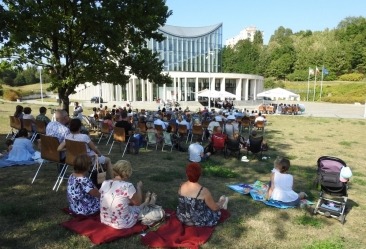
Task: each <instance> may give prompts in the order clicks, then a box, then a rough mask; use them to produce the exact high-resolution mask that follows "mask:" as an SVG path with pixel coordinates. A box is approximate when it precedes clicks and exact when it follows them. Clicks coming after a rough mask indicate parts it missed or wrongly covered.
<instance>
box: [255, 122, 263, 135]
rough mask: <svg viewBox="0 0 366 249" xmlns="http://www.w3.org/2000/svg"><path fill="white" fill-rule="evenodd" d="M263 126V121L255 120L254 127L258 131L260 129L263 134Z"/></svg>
mask: <svg viewBox="0 0 366 249" xmlns="http://www.w3.org/2000/svg"><path fill="white" fill-rule="evenodd" d="M264 126H265V123H264V121H257V122H256V123H255V127H256V128H257V130H258V131H262V134H264Z"/></svg>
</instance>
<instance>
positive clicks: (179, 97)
mask: <svg viewBox="0 0 366 249" xmlns="http://www.w3.org/2000/svg"><path fill="white" fill-rule="evenodd" d="M177 79H178V101H181V100H182V91H181V85H180V84H181V82H180V78H179V77H178V78H177Z"/></svg>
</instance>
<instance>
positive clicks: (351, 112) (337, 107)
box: [25, 100, 366, 119]
mask: <svg viewBox="0 0 366 249" xmlns="http://www.w3.org/2000/svg"><path fill="white" fill-rule="evenodd" d="M25 102H27V103H37V104H42V102H41V101H40V100H27V101H25ZM81 103H82V104H83V106H86V107H92V106H98V104H92V103H90V101H81ZM260 103H261V102H252V101H247V102H245V101H241V102H239V101H238V102H237V103H236V108H238V109H243V108H247V109H249V110H255V109H257V108H258V105H259V104H260ZM286 103H288V104H293V103H299V104H300V103H301V104H303V105H304V106H305V112H304V113H303V114H302V115H303V116H312V117H334V118H356V119H364V118H366V117H365V114H366V113H365V105H361V104H333V103H318V102H291V101H287V102H286ZM114 104H115V105H116V106H117V107H118V106H125V105H126V102H108V103H103V105H107V106H108V107H110V108H111V107H112V106H113V105H114ZM44 105H56V103H54V102H53V103H48V102H47V103H46V102H45V103H44ZM180 105H181V107H182V109H185V108H186V107H187V106H188V107H189V109H190V110H192V111H196V110H198V108H203V106H202V105H201V104H200V103H198V102H180ZM160 106H161V107H162V105H160ZM132 107H133V108H138V109H143V108H144V109H146V110H157V109H158V107H159V104H157V103H155V102H134V103H132Z"/></svg>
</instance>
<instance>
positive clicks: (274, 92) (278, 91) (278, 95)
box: [257, 87, 300, 100]
mask: <svg viewBox="0 0 366 249" xmlns="http://www.w3.org/2000/svg"><path fill="white" fill-rule="evenodd" d="M257 97H267V98H270V99H271V100H278V99H284V100H300V95H299V94H296V93H293V92H290V91H288V90H286V89H283V88H280V87H277V88H275V89H271V90H268V91H265V92H261V93H258V94H257Z"/></svg>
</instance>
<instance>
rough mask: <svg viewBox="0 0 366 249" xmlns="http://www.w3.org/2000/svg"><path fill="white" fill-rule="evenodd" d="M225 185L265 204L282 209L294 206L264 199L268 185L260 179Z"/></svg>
mask: <svg viewBox="0 0 366 249" xmlns="http://www.w3.org/2000/svg"><path fill="white" fill-rule="evenodd" d="M227 187H228V188H230V189H232V190H234V191H235V192H238V193H240V194H243V195H250V196H251V197H252V198H253V200H255V201H260V202H263V203H264V204H266V205H267V206H271V207H276V208H282V209H285V208H294V206H288V205H286V204H284V203H282V202H278V201H275V200H266V199H265V196H266V193H267V189H268V186H267V185H266V184H264V183H262V182H260V181H256V182H255V183H253V184H246V183H237V184H228V185H227ZM306 202H307V203H308V204H312V203H311V202H308V201H306Z"/></svg>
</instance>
